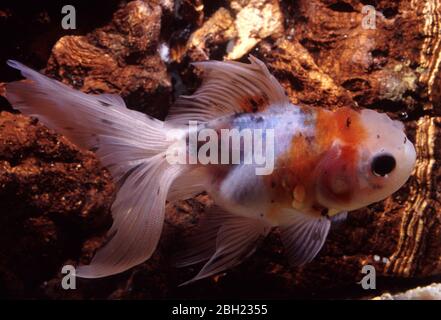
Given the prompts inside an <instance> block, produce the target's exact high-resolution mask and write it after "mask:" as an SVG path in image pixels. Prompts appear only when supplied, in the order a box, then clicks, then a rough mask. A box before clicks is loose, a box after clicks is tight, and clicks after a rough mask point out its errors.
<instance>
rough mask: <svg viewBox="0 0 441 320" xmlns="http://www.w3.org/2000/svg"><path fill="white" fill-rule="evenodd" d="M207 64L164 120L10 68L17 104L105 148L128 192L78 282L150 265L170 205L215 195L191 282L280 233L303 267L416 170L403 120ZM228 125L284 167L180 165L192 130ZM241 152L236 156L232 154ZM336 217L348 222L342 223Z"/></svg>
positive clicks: (184, 259)
mask: <svg viewBox="0 0 441 320" xmlns="http://www.w3.org/2000/svg"><path fill="white" fill-rule="evenodd" d="M250 61H251V63H250V64H243V63H238V62H218V61H209V62H200V63H197V64H196V66H197V67H199V68H201V69H203V71H204V81H203V83H202V85H201V87H200V88H199V90H198V91H197V92H196V93H195V94H194V95H192V96H183V97H181V98H179V99H178V101H177V102H176V104H175V106H174V107H173V108H172V110H171V111H170V115H169V116H168V118H167V119H166V121H164V122H163V121H159V120H156V119H153V118H151V117H148V116H146V115H144V114H141V113H139V112H136V111H132V110H129V109H127V107H126V106H125V104H124V101H123V100H122V99H121V98H120V97H119V96H116V95H108V94H103V95H87V94H85V93H82V92H78V91H75V90H73V89H71V88H69V87H68V86H66V85H64V84H61V83H59V82H57V81H55V80H51V79H49V78H47V77H45V76H43V75H41V74H40V73H38V72H35V71H33V70H31V69H29V68H27V67H26V66H24V65H22V64H20V63H18V62H15V61H10V62H9V65H10V66H12V67H14V68H16V69H18V70H20V71H21V72H22V74H23V75H24V76H25V77H26V78H28V79H29V80H30V81H25V82H13V83H10V84H8V85H7V98H8V99H9V101H10V102H11V104H12V105H13V106H14V107H15V108H16V109H18V110H20V111H21V112H23V113H25V114H28V115H31V116H36V117H38V118H39V119H40V120H41V121H42V122H43V123H45V124H46V125H47V126H49V127H51V128H53V129H55V130H57V131H59V132H60V133H62V134H64V135H66V136H67V137H68V138H69V139H71V140H72V141H73V142H74V143H76V144H78V145H79V146H81V147H83V148H87V149H93V150H96V153H97V155H98V157H99V158H100V159H101V161H102V163H103V165H105V166H106V167H107V168H108V169H109V170H110V172H111V173H112V175H113V177H114V179H115V181H116V182H117V185H118V193H117V197H116V199H115V202H114V203H113V205H112V215H113V219H114V222H113V225H112V228H111V230H110V231H109V234H111V235H112V237H111V238H110V240H109V241H108V243H107V244H106V245H105V246H104V247H102V248H101V249H99V250H98V251H97V253H96V255H95V256H94V258H93V260H92V262H91V264H90V265H86V266H80V267H79V268H78V270H77V275H78V276H80V277H85V278H96V277H104V276H109V275H112V274H116V273H119V272H122V271H125V270H127V269H129V268H131V267H133V266H135V265H137V264H139V263H142V262H144V261H145V260H147V259H148V258H149V257H150V256H151V255H152V254H153V252H154V250H155V248H156V246H157V243H158V240H159V238H160V234H161V230H162V226H163V221H164V207H165V203H166V200H169V201H176V200H178V199H187V198H190V197H192V196H194V195H196V194H198V193H200V192H202V191H207V192H208V193H209V194H210V195H211V196H212V197H213V199H214V201H215V206H213V207H212V208H210V209H209V210H208V212H207V214H206V216H205V218H204V219H203V221H202V222H201V225H200V231H199V232H197V233H196V236H194V238H193V239H191V242H190V243H191V245H190V246H189V247H188V249H187V250H185V251H184V252H182V254H180V259H179V265H180V266H187V265H191V264H195V263H199V262H203V261H205V265H204V266H203V268H202V270H201V271H200V272H199V273H198V274H197V275H196V276H195V277H194V278H193V279H192V280H190V281H189V282H191V281H195V280H198V279H201V278H205V277H208V276H211V275H214V274H217V273H219V272H221V271H224V270H226V269H228V268H231V267H234V266H236V265H237V264H239V263H240V262H242V261H243V260H244V259H246V258H247V257H249V256H250V255H251V254H252V253H253V252H254V251H255V250H256V248H257V247H258V245H259V243H260V242H261V241H262V239H264V238H265V236H266V235H267V234H268V233H269V232H270V231H271V229H272V228H273V227H278V228H280V230H281V237H282V240H283V242H284V244H285V246H286V251H287V253H288V255H289V259H290V261H291V262H292V263H293V264H294V265H302V264H305V263H307V262H309V261H311V260H312V259H313V258H314V257H315V256H316V255H317V253H318V252H319V251H320V249H321V247H322V246H323V243H324V241H325V239H326V237H327V234H328V231H329V228H330V224H331V222H330V221H331V219H334V218H335V217H339V218H338V220H341V218H340V217H344V216H345V212H347V211H351V210H355V209H357V208H361V207H364V206H366V205H368V204H370V203H373V202H376V201H380V200H382V199H384V198H386V197H388V196H389V195H391V194H392V193H393V192H395V191H396V190H398V189H399V188H400V187H401V186H402V185H403V184H404V183H405V182H406V180H407V179H408V177H409V175H410V174H411V172H412V170H413V166H414V163H415V157H416V155H415V149H414V147H413V145H412V143H411V142H410V141H409V139H407V137H406V135H405V133H404V130H403V129H404V127H403V125H402V124H401V123H399V122H397V121H394V120H391V119H390V118H389V117H388V116H387V115H385V114H381V113H378V112H376V111H373V110H361V111H358V110H352V109H349V108H341V109H338V110H336V111H329V110H323V109H319V108H309V107H299V106H295V105H293V104H291V103H290V102H289V100H288V98H287V97H286V95H285V93H284V90H283V89H282V87H281V86H280V84H279V83H278V82H277V80H276V79H275V78H274V77H273V76H272V75H271V74H270V73H269V71H268V69H267V68H266V66H265V65H264V64H263V63H262V62H261V61H259V60H258V59H256V58H254V57H251V58H250ZM190 121H197V123H199V126H198V127H197V130H198V131H199V130H201V128H209V129H213V130H215V132H220V131H222V130H224V129H237V130H242V129H251V130H261V132H265V131H266V130H271V131H272V132H274V139H273V141H271V140H266V142H265V144H266V146H265V148H267V149H268V148H269V143H272V144H273V145H271V147H272V150H273V157H274V159H273V161H274V167H273V170H271V171H270V173H269V174H266V175H256V166H257V164H255V163H250V164H247V163H244V162H243V161H242V162H239V163H234V164H231V163H230V164H225V163H200V162H196V163H191V164H183V163H170V162H169V161H167V154H168V153H169V152H170V148H171V146H176V145H178V146H179V145H180V146H187V144H188V141H189V134H191V130H190V133H189V130H188V129H189V122H190ZM230 151H231V150H230ZM337 215H338V216H337Z"/></svg>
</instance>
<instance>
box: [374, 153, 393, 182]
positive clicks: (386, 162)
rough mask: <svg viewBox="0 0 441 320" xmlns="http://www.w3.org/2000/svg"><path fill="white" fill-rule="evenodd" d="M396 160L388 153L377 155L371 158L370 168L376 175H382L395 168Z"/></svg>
mask: <svg viewBox="0 0 441 320" xmlns="http://www.w3.org/2000/svg"><path fill="white" fill-rule="evenodd" d="M395 165H396V161H395V158H394V157H393V156H391V155H390V154H381V155H378V156H376V157H375V158H374V160H372V165H371V169H372V172H373V173H374V174H375V175H377V176H382V177H384V176H385V175H387V174H389V173H391V172H392V171H393V170H394V169H395Z"/></svg>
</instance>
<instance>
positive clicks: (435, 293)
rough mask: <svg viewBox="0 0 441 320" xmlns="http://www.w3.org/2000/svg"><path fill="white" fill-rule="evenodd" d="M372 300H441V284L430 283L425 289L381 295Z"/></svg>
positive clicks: (419, 288)
mask: <svg viewBox="0 0 441 320" xmlns="http://www.w3.org/2000/svg"><path fill="white" fill-rule="evenodd" d="M374 300H441V284H439V283H432V284H431V285H428V286H426V287H417V288H415V289H412V290H407V291H406V292H402V293H397V294H394V295H392V294H390V293H383V294H382V295H381V296H379V297H375V298H374Z"/></svg>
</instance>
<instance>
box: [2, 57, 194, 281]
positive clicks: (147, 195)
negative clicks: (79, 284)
mask: <svg viewBox="0 0 441 320" xmlns="http://www.w3.org/2000/svg"><path fill="white" fill-rule="evenodd" d="M8 64H9V65H10V66H11V67H13V68H15V69H18V70H20V71H21V73H22V74H23V76H25V77H26V78H27V79H28V80H27V81H17V82H12V83H9V84H7V86H6V97H7V99H8V100H9V101H10V102H11V104H12V105H13V107H14V108H16V109H18V110H20V111H21V112H22V113H24V114H27V115H30V116H35V117H37V118H39V119H40V120H41V122H42V123H44V124H45V125H47V126H48V127H50V128H53V129H55V130H56V131H58V132H60V133H62V134H64V135H65V136H66V137H68V138H69V139H70V140H71V141H72V142H74V143H76V144H77V145H79V146H81V147H83V148H87V149H93V150H96V153H97V155H98V157H99V158H100V159H101V161H102V163H103V165H104V166H106V167H107V168H108V169H109V170H110V172H111V173H112V176H113V177H114V179H115V181H116V183H117V185H118V187H119V190H118V194H117V196H116V200H115V202H114V203H113V205H112V216H113V220H114V221H113V225H112V227H111V230H110V232H109V235H111V236H112V237H111V239H110V240H109V241H108V243H107V244H106V245H105V246H104V247H102V248H101V249H100V250H98V252H97V253H96V255H95V256H94V258H93V260H92V262H91V264H90V265H87V266H81V267H79V268H78V270H77V275H78V276H79V277H84V278H96V277H105V276H109V275H112V274H116V273H119V272H122V271H125V270H127V269H129V268H131V267H133V266H135V265H137V264H139V263H142V262H143V261H145V260H147V259H148V258H149V257H150V256H151V255H152V254H153V252H154V250H155V248H156V246H157V243H158V240H159V237H160V235H161V231H162V226H163V221H164V210H165V201H166V198H167V194H168V191H169V188H170V186H171V185H172V183H173V181H174V180H175V179H176V178H177V177H178V176H179V175H180V174H181V173H182V172H183V171H184V170H185V168H184V167H183V166H179V165H174V166H173V165H170V164H169V163H168V162H167V161H166V159H165V153H166V150H167V148H168V146H169V145H170V143H173V141H171V142H170V141H167V140H168V139H167V137H166V130H165V129H164V123H163V122H162V121H159V120H156V119H153V118H151V117H148V116H146V115H144V114H142V113H139V112H136V111H132V110H129V109H128V108H127V107H126V105H125V104H124V101H123V100H122V99H121V98H120V97H119V96H117V95H108V94H104V95H89V94H85V93H83V92H80V91H76V90H74V89H72V88H70V87H68V86H66V85H64V84H62V83H60V82H58V81H55V80H52V79H49V78H48V77H46V76H44V75H42V74H40V73H38V72H36V71H34V70H32V69H30V68H28V67H26V66H24V65H23V64H21V63H19V62H16V61H8Z"/></svg>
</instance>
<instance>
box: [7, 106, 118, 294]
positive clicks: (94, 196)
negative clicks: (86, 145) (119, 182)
mask: <svg viewBox="0 0 441 320" xmlns="http://www.w3.org/2000/svg"><path fill="white" fill-rule="evenodd" d="M113 193H114V185H113V183H112V180H111V177H110V174H109V173H108V172H107V171H106V170H105V169H101V168H100V166H99V163H98V161H97V160H96V158H95V156H94V155H93V154H92V153H91V152H85V151H81V150H79V149H78V148H77V147H75V146H74V145H72V144H71V143H70V142H69V141H67V140H66V139H65V138H63V137H61V136H59V135H57V134H56V133H54V132H53V131H51V130H49V129H47V128H46V127H44V126H42V125H41V124H40V123H38V121H36V119H30V118H28V117H24V116H21V115H13V114H10V113H8V112H2V113H1V114H0V203H1V204H2V205H1V207H0V220H1V223H0V225H1V232H0V239H1V243H2V246H1V249H0V261H1V263H0V295H1V296H3V297H11V296H14V295H16V296H22V297H23V296H26V297H32V296H35V295H36V292H37V289H38V286H39V285H40V284H41V283H42V282H43V281H46V280H49V279H50V278H51V277H53V275H54V274H57V273H60V272H61V267H62V266H63V265H64V263H65V262H66V261H67V260H68V259H72V260H78V258H79V256H80V253H81V248H82V246H83V242H84V241H85V240H86V239H88V238H89V237H92V236H99V235H102V234H103V233H104V231H105V230H106V228H107V227H108V226H109V223H110V222H111V218H110V214H109V213H110V212H109V208H110V205H111V203H112V200H113Z"/></svg>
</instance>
